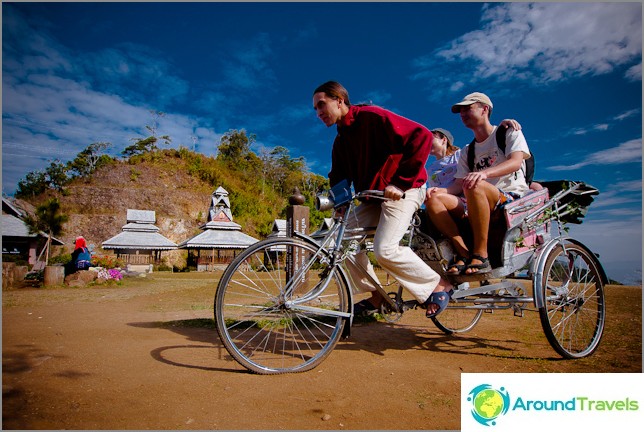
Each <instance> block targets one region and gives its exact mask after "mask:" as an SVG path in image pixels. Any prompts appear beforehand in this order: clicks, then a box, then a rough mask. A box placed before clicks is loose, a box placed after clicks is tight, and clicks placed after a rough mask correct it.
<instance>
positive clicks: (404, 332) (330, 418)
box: [2, 273, 642, 430]
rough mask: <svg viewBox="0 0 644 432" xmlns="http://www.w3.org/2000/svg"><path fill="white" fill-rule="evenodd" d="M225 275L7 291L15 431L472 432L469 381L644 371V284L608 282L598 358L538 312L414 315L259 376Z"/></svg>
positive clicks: (6, 356)
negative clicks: (444, 323)
mask: <svg viewBox="0 0 644 432" xmlns="http://www.w3.org/2000/svg"><path fill="white" fill-rule="evenodd" d="M215 285H216V276H213V274H203V273H202V274H197V273H185V274H169V273H156V274H153V275H152V276H150V277H147V278H137V279H127V280H126V282H124V283H123V284H122V285H120V286H117V285H113V286H107V287H106V286H102V287H90V288H83V289H79V288H62V287H60V288H54V289H52V288H48V289H43V288H40V289H38V288H18V289H13V290H9V291H4V292H3V293H2V427H3V429H89V430H92V429H93V430H96V429H170V430H176V429H263V430H279V429H331V430H342V429H354V430H355V429H430V430H432V429H433V430H456V429H459V428H460V374H461V373H463V372H641V371H642V344H641V342H642V321H641V318H642V290H641V287H618V286H609V287H607V322H606V327H605V333H604V337H603V339H602V343H601V345H600V347H599V348H598V350H597V352H596V353H595V354H594V355H592V356H590V357H588V358H584V359H579V360H563V359H561V358H560V357H559V356H558V355H557V354H556V353H555V352H554V351H553V350H552V348H551V347H550V345H549V344H548V342H547V340H546V338H545V336H544V335H543V330H542V329H541V326H540V322H539V317H538V314H537V313H536V312H526V314H525V316H524V317H522V318H520V317H515V316H513V314H512V312H510V311H500V312H499V311H497V312H495V313H494V314H486V315H484V316H483V318H482V320H481V322H480V323H479V324H478V325H477V326H476V327H475V328H474V329H473V330H472V331H471V332H469V333H466V334H463V335H459V336H446V335H444V334H442V333H441V332H440V331H439V330H438V329H436V328H435V327H434V326H433V324H432V323H431V322H430V321H429V320H427V319H425V318H424V316H423V315H422V311H419V310H416V311H410V312H408V313H406V314H405V315H404V316H403V318H402V319H401V320H400V321H399V322H397V323H396V324H395V325H393V324H389V323H386V322H384V321H379V322H370V323H362V324H356V325H354V328H353V333H352V336H351V338H350V339H348V340H345V341H342V342H340V344H339V345H338V346H337V348H336V349H335V350H334V352H333V353H332V354H331V355H330V357H329V358H328V359H327V360H325V361H324V362H323V363H322V364H321V365H320V366H319V367H318V368H316V369H313V370H312V371H309V372H305V373H301V374H287V375H278V376H262V375H254V374H251V373H247V372H246V371H245V369H243V368H241V367H240V366H239V365H238V364H237V363H236V362H234V361H233V360H231V359H230V357H229V356H228V354H227V352H226V351H225V349H224V348H223V346H222V345H221V343H220V341H219V339H218V336H217V333H216V331H215V330H214V329H213V328H212V325H211V324H210V320H211V318H212V298H213V294H214V290H215Z"/></svg>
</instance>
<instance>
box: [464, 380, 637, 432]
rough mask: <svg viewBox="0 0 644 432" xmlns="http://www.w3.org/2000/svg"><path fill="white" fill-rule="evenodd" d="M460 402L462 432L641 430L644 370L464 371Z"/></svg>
mask: <svg viewBox="0 0 644 432" xmlns="http://www.w3.org/2000/svg"><path fill="white" fill-rule="evenodd" d="M460 402H461V412H460V420H461V430H462V431H463V432H482V431H490V432H494V431H497V432H512V431H517V430H522V429H525V426H526V425H545V426H546V427H549V428H550V429H552V425H555V426H554V428H555V429H557V430H604V431H612V430H640V429H641V428H642V427H641V423H642V415H643V414H644V374H642V373H592V372H586V373H556V374H554V373H536V372H533V373H465V372H464V373H462V374H461V398H460ZM617 425H619V427H618V426H617Z"/></svg>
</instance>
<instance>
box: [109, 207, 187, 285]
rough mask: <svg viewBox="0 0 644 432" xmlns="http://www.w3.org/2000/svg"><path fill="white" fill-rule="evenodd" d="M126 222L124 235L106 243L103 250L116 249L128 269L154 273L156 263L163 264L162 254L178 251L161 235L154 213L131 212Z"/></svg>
mask: <svg viewBox="0 0 644 432" xmlns="http://www.w3.org/2000/svg"><path fill="white" fill-rule="evenodd" d="M126 221H127V223H126V224H125V225H123V228H122V229H123V232H122V233H120V234H117V235H115V236H114V237H112V238H110V239H108V240H105V241H104V242H103V244H102V245H101V247H102V248H103V249H106V250H107V249H113V250H114V252H115V253H116V255H117V258H119V259H121V260H123V261H124V262H125V264H126V265H127V269H128V270H131V271H149V272H151V271H152V265H153V264H160V263H161V252H163V251H167V250H173V249H176V248H177V245H176V243H174V242H172V241H170V240H169V239H167V238H166V237H164V236H163V235H161V234H159V228H158V227H157V226H155V225H154V224H155V223H156V213H155V212H154V211H152V210H134V209H128V210H127V218H126Z"/></svg>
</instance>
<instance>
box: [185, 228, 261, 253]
mask: <svg viewBox="0 0 644 432" xmlns="http://www.w3.org/2000/svg"><path fill="white" fill-rule="evenodd" d="M257 241H258V240H257V239H256V238H253V237H251V236H249V235H246V234H244V233H242V232H240V231H239V230H232V231H231V230H221V229H207V230H205V231H204V232H202V233H200V234H197V235H196V236H194V237H192V238H190V239H188V240H186V241H184V242H183V243H181V244H179V248H182V249H191V248H194V249H245V248H247V247H248V246H250V245H252V244H253V243H256V242H257Z"/></svg>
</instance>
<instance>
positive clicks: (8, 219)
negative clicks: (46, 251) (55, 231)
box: [2, 197, 65, 266]
mask: <svg viewBox="0 0 644 432" xmlns="http://www.w3.org/2000/svg"><path fill="white" fill-rule="evenodd" d="M25 215H26V212H25V211H24V210H23V209H21V208H19V207H18V206H17V205H16V204H15V203H13V202H12V201H11V200H10V199H9V198H5V197H2V261H3V262H7V261H20V260H24V261H26V262H27V263H28V264H29V265H35V264H36V261H37V260H38V258H39V257H38V253H39V252H38V250H39V249H40V250H41V251H42V250H43V248H44V246H45V243H46V242H47V237H48V236H47V234H46V233H44V232H39V233H36V234H30V233H29V227H28V226H27V224H25V222H24V220H23V219H24V217H25ZM51 244H52V246H62V245H64V244H65V243H63V242H62V241H60V240H58V239H57V238H54V237H52V239H51ZM41 264H42V266H44V263H41Z"/></svg>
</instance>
